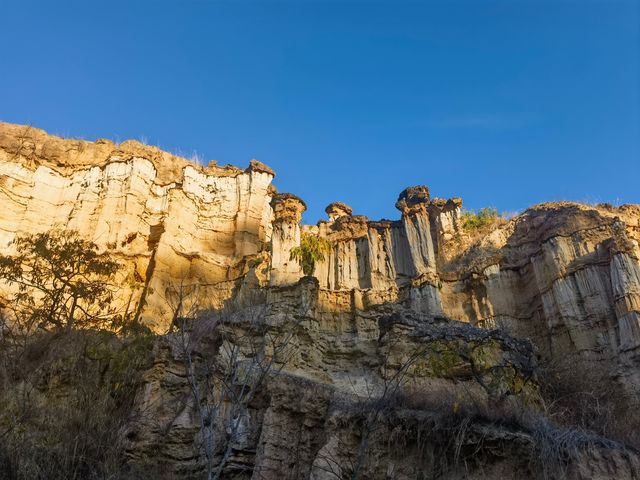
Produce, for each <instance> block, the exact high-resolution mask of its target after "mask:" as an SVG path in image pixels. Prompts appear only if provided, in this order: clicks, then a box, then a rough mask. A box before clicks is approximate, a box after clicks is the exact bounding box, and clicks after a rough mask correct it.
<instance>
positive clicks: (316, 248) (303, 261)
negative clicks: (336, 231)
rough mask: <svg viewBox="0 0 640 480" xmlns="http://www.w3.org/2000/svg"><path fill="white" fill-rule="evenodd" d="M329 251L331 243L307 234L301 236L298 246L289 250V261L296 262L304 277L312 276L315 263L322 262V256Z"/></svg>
mask: <svg viewBox="0 0 640 480" xmlns="http://www.w3.org/2000/svg"><path fill="white" fill-rule="evenodd" d="M330 251H331V242H329V240H327V239H326V238H321V237H317V236H315V235H310V234H307V233H303V234H302V238H301V239H300V246H298V247H294V248H292V249H291V260H297V261H298V262H299V263H300V265H301V266H302V271H303V272H304V274H305V275H313V271H314V270H315V267H316V262H321V261H323V260H324V256H325V255H326V254H328V253H329V252H330Z"/></svg>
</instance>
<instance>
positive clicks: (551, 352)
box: [0, 124, 640, 479]
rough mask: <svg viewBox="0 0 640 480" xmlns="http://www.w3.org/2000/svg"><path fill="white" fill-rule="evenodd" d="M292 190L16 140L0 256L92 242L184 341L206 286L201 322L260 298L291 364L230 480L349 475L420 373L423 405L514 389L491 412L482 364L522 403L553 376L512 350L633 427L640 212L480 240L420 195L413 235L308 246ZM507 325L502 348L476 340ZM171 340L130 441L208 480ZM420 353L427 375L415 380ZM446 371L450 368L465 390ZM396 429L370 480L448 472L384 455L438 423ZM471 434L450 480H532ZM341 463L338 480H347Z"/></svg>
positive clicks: (66, 144) (166, 157) (516, 444)
mask: <svg viewBox="0 0 640 480" xmlns="http://www.w3.org/2000/svg"><path fill="white" fill-rule="evenodd" d="M274 175H275V174H274V172H273V171H272V170H271V169H270V168H269V167H267V166H265V165H264V164H262V163H260V162H258V161H257V160H251V162H250V165H249V167H248V168H247V169H245V170H242V169H239V168H236V167H233V166H226V167H219V166H218V165H217V164H215V163H211V164H209V166H207V167H202V166H200V165H197V164H195V163H193V162H190V161H188V160H186V159H183V158H180V157H177V156H174V155H171V154H169V153H167V152H163V151H161V150H159V149H157V148H155V147H149V146H146V145H142V144H140V143H138V142H133V141H128V142H124V143H122V144H120V145H115V144H114V143H113V142H111V141H109V140H98V141H96V142H94V143H92V142H86V141H80V140H64V139H61V138H58V137H54V136H50V135H47V134H46V133H45V132H43V131H41V130H37V129H33V128H31V127H24V126H17V125H10V124H0V195H1V196H2V198H3V203H2V204H3V206H4V208H3V209H2V210H1V211H0V246H2V248H3V249H4V253H12V250H11V249H12V243H11V242H12V240H13V239H14V238H15V237H16V235H19V234H23V233H37V232H43V231H46V230H49V229H51V228H52V227H60V228H69V229H75V230H78V231H79V233H80V234H81V235H82V236H84V237H85V238H88V239H90V240H92V241H94V242H96V243H97V244H98V245H99V247H100V248H101V249H102V250H104V251H109V252H110V253H111V254H113V255H114V256H115V257H117V258H118V260H119V261H120V262H121V263H122V264H123V269H122V272H121V273H120V277H121V278H119V279H118V282H119V283H120V284H122V289H121V291H120V292H119V295H120V298H119V299H117V301H120V302H121V303H122V304H126V305H128V307H127V308H128V309H129V310H128V312H125V314H127V313H128V314H129V315H139V317H140V318H141V320H142V321H143V323H145V324H146V325H149V326H151V327H152V328H153V329H154V330H155V331H156V332H166V331H167V329H168V328H169V326H170V325H171V322H172V319H173V316H174V313H175V311H174V310H175V305H176V301H175V298H174V297H175V292H176V288H178V287H179V288H183V287H185V286H186V287H188V288H190V289H196V288H197V292H198V294H197V296H198V302H199V304H198V308H199V309H200V310H206V309H208V308H213V309H220V308H221V307H223V306H226V305H228V304H233V303H234V302H235V303H240V304H248V305H250V304H252V302H253V303H255V302H254V301H255V298H260V299H261V300H260V301H261V302H264V303H265V305H266V306H267V307H268V308H267V311H268V313H267V314H265V316H264V318H262V319H261V320H262V321H264V324H265V325H267V326H268V329H270V330H269V332H270V333H272V334H277V335H285V334H288V335H290V337H287V338H289V343H290V344H289V343H288V347H290V348H291V351H290V352H289V353H290V356H289V357H288V360H287V362H286V365H285V364H283V365H281V366H280V367H282V368H281V370H280V369H279V370H278V372H277V373H278V374H277V375H274V378H273V381H272V382H271V383H269V386H268V388H267V387H265V389H263V390H262V391H261V392H260V395H258V396H256V398H255V399H254V400H253V401H252V403H251V405H250V406H249V407H247V408H248V411H247V412H244V413H243V424H242V425H243V427H242V428H243V432H244V433H243V435H242V439H241V440H238V441H237V445H234V448H233V454H232V457H231V460H230V462H229V465H230V466H229V469H230V470H229V472H228V473H229V475H232V474H233V475H234V477H233V478H250V477H251V475H253V476H254V477H255V478H281V477H286V476H287V475H290V477H289V478H334V477H335V475H337V476H341V475H346V472H347V470H345V467H344V465H346V464H349V463H350V462H351V463H352V462H353V460H354V456H356V457H357V455H358V453H357V452H358V450H359V448H360V443H359V442H360V440H361V431H360V430H357V429H354V428H355V427H354V425H356V424H357V423H349V421H348V419H352V420H353V421H354V422H355V419H356V418H357V415H355V414H354V413H353V408H354V407H353V405H358V404H359V403H358V402H359V401H360V400H361V399H362V398H363V397H367V396H369V397H371V396H372V395H373V396H374V397H375V396H376V395H378V394H379V392H381V391H384V386H385V382H387V381H388V378H389V377H388V375H389V373H390V372H398V371H405V370H406V372H405V374H406V378H407V381H409V382H410V383H411V384H412V386H413V387H415V388H417V389H422V390H427V391H428V390H432V389H437V388H440V389H445V390H447V391H449V392H450V393H453V395H454V396H455V395H456V393H460V395H466V394H467V393H468V392H470V391H473V392H474V395H476V396H478V395H479V396H480V397H481V398H483V399H484V400H483V401H488V400H487V399H488V398H489V397H490V396H491V395H498V396H500V392H501V391H500V390H499V391H498V393H496V392H493V393H491V394H490V393H488V392H487V391H486V388H482V387H481V386H482V385H483V382H484V385H485V386H486V385H489V384H491V385H494V380H496V379H495V378H494V379H492V380H491V381H489V380H488V377H486V376H487V375H489V373H487V371H484V370H482V369H481V370H480V371H478V370H476V369H474V368H473V367H470V366H469V365H470V364H469V362H468V361H467V360H468V359H469V358H472V357H473V356H474V355H476V354H477V349H478V348H479V349H480V350H481V351H483V352H485V354H486V358H487V359H489V360H487V363H486V365H489V366H490V367H491V366H493V367H496V365H501V366H503V365H508V367H509V368H510V369H512V370H510V371H512V372H515V374H514V376H513V377H512V380H513V381H514V382H515V383H517V384H518V385H519V384H520V382H521V381H522V380H523V379H524V378H527V379H528V378H529V377H531V378H533V377H534V376H535V375H534V374H533V373H532V372H531V371H529V370H530V367H529V365H530V364H531V365H532V364H535V361H534V357H535V354H534V353H533V351H532V350H530V349H529V347H526V346H524V345H528V344H526V342H524V343H519V342H520V341H519V340H515V339H514V338H512V337H517V338H520V339H529V340H530V341H531V342H533V344H534V345H535V346H536V348H537V351H538V352H539V355H540V359H541V361H542V362H549V363H562V364H563V365H565V366H566V368H568V369H577V368H580V369H581V371H582V372H584V376H585V377H589V376H590V375H593V378H604V379H605V381H606V385H604V386H602V388H610V389H612V390H613V389H615V391H616V392H623V395H620V398H617V397H616V401H617V402H618V403H619V406H620V408H622V409H625V408H626V409H629V411H634V410H635V409H637V407H638V406H640V373H638V372H639V371H640V369H639V368H638V367H640V247H639V242H640V206H638V205H623V206H621V207H611V206H608V205H603V206H587V205H580V204H575V203H570V202H563V203H554V204H543V205H539V206H536V207H533V208H531V209H529V210H527V211H526V212H524V213H522V214H521V215H518V216H516V217H514V218H512V219H510V220H508V221H507V220H501V221H497V222H495V223H493V224H491V225H489V226H487V227H486V228H484V229H483V230H482V231H472V230H469V228H468V227H465V224H464V221H463V220H464V218H465V217H464V216H463V214H462V212H461V206H462V201H461V200H460V199H459V198H454V199H450V200H442V199H438V198H433V199H432V198H431V197H430V194H429V190H428V188H427V187H425V186H418V187H410V188H407V189H406V190H405V191H403V192H402V193H401V194H400V196H399V198H398V201H397V203H396V207H397V208H398V209H399V210H400V212H401V218H400V219H399V220H381V221H371V220H369V219H368V218H367V217H365V216H360V215H355V216H354V215H352V210H351V208H350V207H349V206H347V205H345V204H342V203H340V202H336V203H333V204H331V205H329V206H328V207H327V210H326V211H327V214H328V215H329V221H321V222H319V223H318V225H317V226H303V225H301V218H302V213H303V212H304V210H305V209H306V206H305V204H304V202H303V201H302V200H301V199H300V198H298V197H296V196H295V195H292V194H277V193H276V189H275V187H273V185H271V181H272V179H273V177H274ZM301 232H304V233H306V234H310V235H318V236H321V237H323V238H325V239H326V240H328V241H329V242H330V244H331V251H330V252H329V253H328V254H327V255H326V256H325V258H324V260H323V261H319V262H317V264H316V266H315V272H314V276H315V277H316V278H310V277H303V272H302V269H301V267H300V265H299V264H298V262H297V261H295V260H292V259H291V250H292V249H293V248H294V247H297V246H299V245H300V236H301ZM125 277H126V278H128V279H131V278H133V279H134V280H135V281H134V282H125V281H124V278H125ZM5 287H6V286H5ZM194 291H195V290H194ZM5 293H6V292H5ZM254 326H255V325H254ZM494 327H500V329H501V330H504V332H502V333H496V332H488V331H487V330H480V328H485V329H486V328H494ZM251 328H253V327H249V326H246V325H244V326H243V325H242V322H241V321H238V322H237V325H235V327H234V328H233V329H231V330H230V331H229V332H227V333H228V334H229V335H230V336H229V338H231V339H234V340H229V338H227V339H226V340H225V342H226V343H225V342H223V343H216V342H213V341H212V342H210V343H207V344H206V345H204V346H203V347H202V348H203V351H202V352H199V354H200V355H201V358H206V357H207V355H213V356H214V358H219V355H218V353H219V349H220V348H221V345H226V346H229V345H232V344H233V342H236V344H237V347H238V348H239V349H240V350H239V351H241V352H242V353H243V355H244V356H246V358H250V357H251V354H253V355H254V356H255V355H257V354H256V352H255V351H252V348H251V345H249V344H247V343H246V342H247V341H248V339H249V338H256V336H255V333H252V334H251V335H249V333H250V332H251ZM505 332H509V333H510V335H508V334H507V333H505ZM263 334H265V332H263ZM258 337H259V335H258ZM170 338H171V336H169V337H166V338H165V340H166V341H164V343H163V342H160V343H159V346H158V347H157V352H156V355H155V364H154V366H153V368H151V369H150V370H149V371H148V372H146V387H145V390H144V393H143V395H142V397H141V399H140V400H139V405H140V408H141V411H145V412H151V413H150V416H149V417H144V418H143V419H142V420H141V422H140V423H139V424H138V425H137V426H136V428H135V429H134V430H135V435H133V437H132V438H134V440H135V441H132V446H131V451H130V457H131V461H132V462H139V463H141V464H142V463H144V462H147V461H149V462H151V463H154V462H156V463H158V464H162V465H165V466H166V469H167V470H168V471H171V472H173V473H175V474H176V475H181V476H184V477H185V478H189V476H197V475H200V474H201V472H202V468H203V463H202V462H203V459H202V457H201V454H196V453H194V451H198V449H197V442H198V438H200V434H201V430H202V426H201V425H199V424H198V422H199V421H200V420H201V419H198V418H197V417H198V408H197V406H196V405H194V404H193V399H192V397H190V393H189V392H190V385H189V382H188V372H187V371H186V370H185V368H186V367H185V364H184V362H182V359H181V358H180V355H179V352H176V351H175V348H173V347H172V345H171V343H170V342H169V339H170ZM421 349H422V350H421ZM416 350H418V351H420V352H421V357H420V361H416V362H414V364H412V367H411V368H407V369H404V368H403V364H404V362H406V360H407V358H411V356H412V353H411V352H415V351H416ZM216 352H218V353H216ZM263 353H264V352H262V353H261V354H263ZM267 353H268V352H267ZM271 353H273V352H271ZM216 355H218V356H216ZM483 355H484V354H483ZM438 357H446V358H447V359H448V361H450V362H451V364H450V365H448V371H447V375H441V374H439V373H442V372H440V370H439V369H440V368H441V367H442V366H441V365H440V364H439V363H438V360H437V358H438ZM483 358H484V357H483ZM465 359H467V360H465ZM465 362H466V363H465ZM481 363H482V362H481ZM483 364H484V363H483ZM501 368H502V367H501ZM532 368H533V367H532ZM489 370H491V369H489ZM534 370H535V368H534ZM595 372H598V374H599V375H598V376H597V377H596V376H595ZM603 372H604V375H602V373H603ZM391 374H393V373H391ZM499 380H500V379H499ZM503 380H504V379H502V380H500V381H498V384H499V385H502V387H504V382H503ZM541 381H543V379H542V380H541ZM501 382H502V383H501ZM532 382H533V384H535V381H533V380H532ZM525 383H526V382H525ZM502 387H500V388H502ZM510 388H511V387H510ZM533 390H535V388H533ZM465 392H466V393H465ZM502 393H504V392H502ZM534 394H535V391H534V392H533V393H532V395H534ZM345 399H346V400H345ZM359 399H360V400H359ZM345 409H346V410H345ZM414 410H415V409H414ZM349 411H350V412H351V413H349ZM623 411H624V410H623ZM356 413H357V412H356ZM440 414H442V412H440ZM350 415H351V416H350ZM345 419H347V420H345ZM379 420H380V428H379V430H378V432H379V433H378V434H376V435H377V436H375V435H374V436H373V437H372V439H371V456H370V457H369V458H368V460H367V462H366V464H365V465H363V475H364V476H365V477H366V478H388V477H392V478H417V475H418V474H419V472H421V471H422V472H427V471H429V472H433V471H434V470H433V469H434V468H436V467H435V466H434V463H433V458H432V457H428V456H427V457H428V458H427V457H425V456H424V455H423V456H422V457H421V456H420V455H421V454H422V453H423V452H424V451H425V450H424V449H423V447H424V448H427V447H428V448H427V450H428V451H430V452H431V455H436V454H437V453H438V450H437V448H438V445H439V443H438V442H439V440H434V441H433V442H432V443H431V444H430V443H429V442H427V443H426V444H416V443H415V438H414V437H411V436H409V437H408V438H404V437H403V439H402V441H406V442H407V443H406V445H407V449H406V450H402V451H395V450H393V449H389V448H388V442H387V446H385V442H384V440H385V439H387V440H388V439H389V438H395V437H393V435H395V434H396V433H397V432H398V431H399V430H398V429H402V428H405V427H406V428H409V429H410V430H411V429H413V430H411V431H412V432H414V433H415V432H416V431H417V430H415V429H420V428H427V427H425V425H430V424H429V421H430V420H429V419H426V418H425V411H424V409H422V411H418V412H416V411H413V410H412V409H411V408H409V407H406V408H405V407H403V408H402V409H399V410H398V412H397V415H396V416H394V415H390V414H389V415H385V416H384V418H380V419H379ZM394 422H395V423H394ZM432 423H433V422H432ZM428 428H431V429H433V428H435V427H433V426H430V427H428ZM473 429H474V430H473V431H472V432H470V438H471V439H470V440H468V444H465V445H467V446H468V447H469V449H470V450H471V451H474V449H475V451H478V452H480V451H482V452H483V453H482V454H479V455H478V456H477V458H476V459H475V460H477V462H478V463H477V464H469V465H470V466H469V469H468V470H467V471H466V472H465V473H464V475H466V476H465V477H462V475H463V473H461V472H460V471H459V470H455V469H453V470H450V471H448V472H447V473H446V474H445V473H443V472H440V473H442V475H441V476H440V478H451V479H453V478H480V477H481V472H485V474H487V475H489V477H488V478H516V477H517V478H533V477H534V476H535V472H533V470H532V469H531V464H530V461H529V460H530V457H531V455H532V454H531V452H532V450H531V444H532V442H535V441H536V440H535V438H534V437H535V436H534V435H533V434H532V432H527V431H512V430H509V429H507V428H504V427H503V426H496V425H495V424H491V422H489V423H487V424H486V425H474V427H473ZM429 431H432V430H429ZM394 432H395V433H394ZM434 438H435V437H434ZM474 438H475V440H474ZM479 438H485V439H486V440H487V442H488V445H485V444H482V441H480V440H478V439H479ZM481 444H482V445H484V446H487V450H486V451H485V450H482V448H484V446H482V448H481V447H480V445H481ZM425 445H426V447H425ZM429 445H430V446H429ZM610 447H611V445H608V444H607V445H605V444H602V445H599V446H598V447H597V448H595V449H594V450H590V451H589V452H587V453H584V455H583V456H582V457H581V459H573V463H571V468H570V472H569V473H567V474H566V478H576V479H577V478H634V475H635V473H634V470H633V468H636V467H634V465H636V463H637V459H636V458H635V457H633V458H632V459H631V460H629V459H628V458H627V459H624V458H622V457H621V455H622V454H621V453H620V452H618V451H617V450H616V449H615V448H613V447H611V448H610ZM194 448H195V450H194ZM465 448H466V447H465ZM527 452H528V453H527ZM216 455H221V454H220V452H217V453H216ZM216 458H218V457H216ZM336 459H339V460H340V462H339V463H340V469H339V472H337V473H336V472H330V470H332V469H333V467H335V465H333V464H332V463H331V462H332V461H333V460H336ZM429 459H431V460H429ZM523 459H525V460H523ZM163 462H164V463H163ZM424 462H426V463H424ZM625 462H626V463H625ZM291 472H293V473H291ZM487 472H489V473H487ZM608 474H610V476H609V477H607V475H608ZM331 475H334V477H331Z"/></svg>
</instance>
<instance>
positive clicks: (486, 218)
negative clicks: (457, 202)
mask: <svg viewBox="0 0 640 480" xmlns="http://www.w3.org/2000/svg"><path fill="white" fill-rule="evenodd" d="M500 218H502V216H501V215H500V213H499V212H498V210H496V209H495V208H493V207H485V208H481V209H480V210H479V211H478V212H477V213H476V212H471V211H465V212H463V213H462V226H463V228H464V229H465V230H480V229H482V228H484V227H486V226H488V225H492V224H493V223H495V222H496V221H497V220H499V219H500Z"/></svg>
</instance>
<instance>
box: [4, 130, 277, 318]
mask: <svg viewBox="0 0 640 480" xmlns="http://www.w3.org/2000/svg"><path fill="white" fill-rule="evenodd" d="M273 176H274V173H273V171H272V170H270V169H269V168H268V167H266V166H265V165H263V164H261V163H260V162H257V161H252V162H251V164H250V166H249V167H248V168H247V169H246V170H244V171H243V170H240V169H238V168H235V167H224V168H219V167H209V168H202V167H201V166H199V165H197V164H195V163H193V162H189V161H187V160H185V159H182V158H180V157H176V156H174V155H170V154H168V153H166V152H162V151H161V150H159V149H158V148H155V147H148V146H145V145H142V144H139V143H137V142H124V143H122V144H120V145H115V144H114V143H113V142H110V141H98V142H96V143H90V142H85V141H76V140H63V139H61V138H58V137H53V136H49V135H47V134H46V133H45V132H43V131H41V130H37V129H34V128H31V127H22V126H16V125H9V124H0V196H1V197H2V205H3V207H4V208H3V209H2V213H1V214H0V245H2V248H4V249H7V248H9V249H10V246H11V241H12V240H13V238H14V237H15V235H16V234H20V233H27V232H28V233H38V232H42V231H46V230H49V229H51V228H53V227H60V228H69V229H74V230H77V231H79V232H80V234H81V235H83V236H84V237H86V238H88V239H90V240H92V241H94V242H95V243H96V244H98V245H99V246H100V247H101V248H102V249H104V250H108V251H109V252H111V253H112V254H114V255H116V256H117V257H118V258H119V259H120V260H121V261H122V263H123V264H124V268H123V269H122V272H121V273H122V274H123V275H126V276H128V277H130V278H133V279H134V280H135V281H136V283H135V284H134V285H133V286H132V288H131V289H127V288H126V287H127V283H126V282H122V284H123V286H124V287H125V288H124V289H123V291H121V292H120V293H121V296H122V298H123V299H128V298H130V297H131V296H133V299H132V300H133V301H131V302H127V303H128V304H130V305H131V306H132V308H133V307H134V306H135V305H136V304H137V303H140V304H141V305H142V308H141V315H142V318H143V319H144V321H145V322H146V323H147V324H149V325H151V326H153V327H154V328H155V329H157V330H158V331H163V330H166V328H167V325H168V324H167V319H170V318H171V314H170V312H169V310H170V308H171V307H170V305H169V304H168V303H167V301H166V297H167V296H168V293H167V289H170V287H171V285H175V284H179V283H181V282H187V283H197V284H199V285H201V286H203V287H204V288H206V290H207V292H206V293H205V292H203V295H206V296H207V298H209V300H210V304H211V306H220V305H222V304H223V302H224V301H225V300H227V299H228V298H230V297H231V295H232V293H233V291H234V289H235V288H236V287H237V283H238V282H239V280H240V279H241V278H242V277H243V276H244V274H246V273H247V271H248V269H249V267H248V266H247V263H248V262H249V261H250V260H251V259H253V258H254V257H256V256H257V255H258V254H259V253H260V252H262V251H264V250H265V249H266V247H265V245H266V244H267V243H268V242H269V240H270V237H271V228H272V227H271V207H270V205H269V202H270V199H271V188H270V184H271V180H272V179H273ZM9 251H10V250H9ZM121 303H124V301H123V302H121ZM124 313H125V314H126V313H127V312H124Z"/></svg>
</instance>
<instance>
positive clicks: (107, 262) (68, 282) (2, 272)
mask: <svg viewBox="0 0 640 480" xmlns="http://www.w3.org/2000/svg"><path fill="white" fill-rule="evenodd" d="M13 243H14V246H15V249H16V251H17V254H16V255H13V256H10V255H0V279H3V280H5V281H7V282H8V283H9V284H12V285H14V286H16V287H17V288H16V291H15V293H14V294H13V298H11V304H10V307H11V309H13V310H14V312H15V314H16V317H19V319H20V320H21V321H22V322H23V325H22V326H23V328H25V329H26V330H27V331H29V330H31V329H32V328H44V329H46V330H48V329H50V328H52V327H53V328H54V329H57V330H62V329H65V328H66V329H67V330H71V329H73V328H74V326H86V325H93V326H95V325H97V324H99V323H100V321H101V320H103V319H104V318H103V317H102V316H101V312H103V311H104V309H105V308H106V307H107V306H108V305H109V304H110V302H111V300H112V299H113V289H112V287H111V285H110V284H109V283H108V279H109V278H110V277H111V276H112V275H113V274H115V273H116V271H117V270H118V267H119V265H118V263H117V262H115V261H113V260H112V259H111V258H110V257H109V256H108V255H105V254H101V253H99V251H98V247H97V245H96V244H95V243H93V242H90V241H87V240H84V239H82V238H80V236H79V235H78V233H77V232H75V231H68V230H67V231H63V230H52V231H49V232H45V233H38V234H35V235H22V236H18V237H17V238H16V239H15V240H14V242H13Z"/></svg>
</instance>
